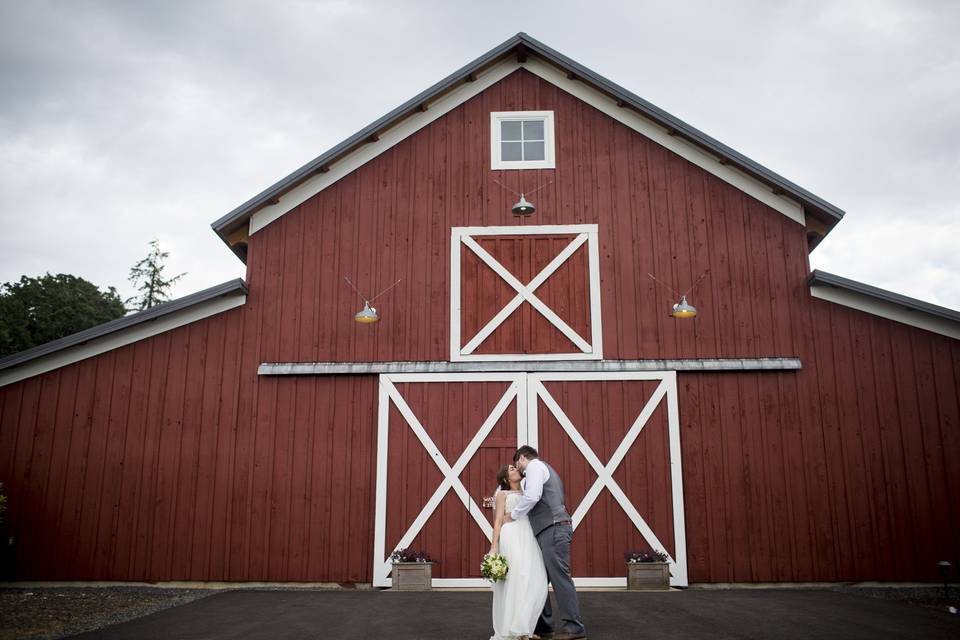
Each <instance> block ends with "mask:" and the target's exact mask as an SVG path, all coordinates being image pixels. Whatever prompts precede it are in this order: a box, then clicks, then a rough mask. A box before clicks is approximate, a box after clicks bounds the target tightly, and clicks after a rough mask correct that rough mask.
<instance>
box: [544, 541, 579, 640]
mask: <svg viewBox="0 0 960 640" xmlns="http://www.w3.org/2000/svg"><path fill="white" fill-rule="evenodd" d="M572 539H573V527H572V526H570V525H569V524H555V525H551V526H549V527H547V528H546V529H544V530H543V531H541V532H540V533H538V534H537V542H538V543H539V544H540V551H541V552H542V553H543V564H544V566H545V567H546V569H547V580H549V581H550V584H552V585H553V594H554V595H555V596H556V598H557V608H558V609H560V612H559V613H560V617H559V620H558V619H557V617H556V616H554V613H553V607H552V606H551V605H550V597H549V596H548V597H547V602H546V604H544V605H543V613H542V614H540V620H538V621H537V628H536V631H537V633H540V632H549V631H565V632H567V633H585V629H584V627H583V621H582V620H581V619H580V601H579V600H578V599H577V589H576V587H574V586H573V579H572V578H571V577H570V541H571V540H572Z"/></svg>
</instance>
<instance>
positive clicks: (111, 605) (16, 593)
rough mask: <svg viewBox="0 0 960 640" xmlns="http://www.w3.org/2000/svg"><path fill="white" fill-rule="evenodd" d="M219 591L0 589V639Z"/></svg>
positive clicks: (144, 611)
mask: <svg viewBox="0 0 960 640" xmlns="http://www.w3.org/2000/svg"><path fill="white" fill-rule="evenodd" d="M214 593H219V592H218V591H215V590H212V589H158V588H152V587H43V588H31V589H0V640H53V639H54V638H65V637H67V636H72V635H74V634H77V633H82V632H84V631H92V630H94V629H99V628H101V627H106V626H108V625H111V624H116V623H118V622H125V621H127V620H132V619H134V618H139V617H141V616H145V615H149V614H151V613H154V612H155V611H161V610H163V609H168V608H170V607H175V606H177V605H181V604H186V603H188V602H192V601H193V600H197V599H199V598H203V597H206V596H208V595H212V594H214Z"/></svg>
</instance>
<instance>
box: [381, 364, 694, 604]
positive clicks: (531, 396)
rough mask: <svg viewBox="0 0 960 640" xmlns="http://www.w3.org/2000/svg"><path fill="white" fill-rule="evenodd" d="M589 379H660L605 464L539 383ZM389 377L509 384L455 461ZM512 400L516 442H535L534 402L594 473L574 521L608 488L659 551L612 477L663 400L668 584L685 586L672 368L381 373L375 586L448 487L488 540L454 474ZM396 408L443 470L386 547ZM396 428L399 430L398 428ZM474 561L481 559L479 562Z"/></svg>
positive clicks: (594, 581) (475, 582) (387, 582)
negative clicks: (670, 542)
mask: <svg viewBox="0 0 960 640" xmlns="http://www.w3.org/2000/svg"><path fill="white" fill-rule="evenodd" d="M561 380H562V381H590V380H659V381H660V384H659V385H658V386H657V389H656V390H655V391H654V393H653V395H652V396H651V397H650V399H649V400H648V401H647V403H646V405H645V406H644V408H643V410H642V411H641V412H640V415H639V416H638V417H637V418H636V419H635V420H634V421H633V423H632V425H631V427H630V429H629V430H628V431H627V434H626V435H625V436H624V438H623V440H622V441H621V443H620V445H619V446H618V447H617V449H616V451H615V452H614V454H613V456H612V457H611V459H610V460H609V461H608V462H607V463H606V464H604V463H603V462H602V461H601V460H600V459H599V458H598V457H597V455H596V454H595V453H594V452H593V450H592V449H591V448H590V446H589V445H588V444H587V442H586V440H584V438H583V436H582V435H581V434H580V432H579V431H578V430H577V428H576V426H575V425H573V424H572V423H571V421H570V419H569V418H568V417H567V416H566V414H564V413H563V410H562V409H560V407H559V406H558V405H557V403H556V401H555V400H554V399H553V396H552V395H551V394H550V393H549V391H547V389H546V387H544V385H543V382H549V381H561ZM394 382H420V383H423V382H509V383H510V384H509V386H508V388H507V390H506V391H505V393H504V394H503V396H501V398H500V400H499V402H497V404H496V406H495V407H494V409H493V411H492V412H491V413H490V414H489V415H488V416H487V417H486V418H485V419H484V422H483V424H482V425H481V426H480V428H479V429H478V430H477V432H476V433H475V434H474V436H473V438H472V439H471V441H470V443H469V444H468V445H467V447H466V449H464V451H463V453H461V454H460V456H459V458H458V459H457V461H456V462H455V463H454V464H453V465H451V464H449V463H448V462H447V460H446V459H445V458H444V457H443V455H442V454H441V452H440V450H439V448H438V447H437V446H436V445H435V444H434V443H433V441H432V440H431V438H430V436H429V435H428V434H427V432H426V430H425V429H424V428H423V425H422V424H421V423H420V421H419V419H418V418H417V417H416V416H415V415H414V414H413V411H411V410H410V407H409V406H408V405H407V403H406V401H405V400H404V399H403V397H402V396H401V395H400V393H399V391H397V388H396V387H395V386H394V384H393V383H394ZM514 401H516V406H517V445H518V446H519V445H523V444H530V445H532V446H534V447H536V446H537V442H538V429H537V419H538V401H539V402H542V403H543V404H544V405H545V406H546V407H547V409H548V410H549V411H550V412H551V414H553V416H554V417H555V418H556V419H557V421H558V422H559V424H560V425H561V427H562V428H563V429H564V431H565V433H566V434H567V435H568V436H569V437H570V438H571V440H572V441H573V443H574V444H575V445H576V446H577V448H578V449H579V450H580V451H581V453H583V455H584V457H585V458H586V459H587V462H588V464H590V466H591V467H592V468H593V470H594V471H595V472H596V473H597V480H596V481H595V482H594V484H593V486H592V487H591V488H590V490H589V491H588V492H587V494H586V495H585V496H584V499H583V500H582V501H581V502H580V504H579V505H577V507H576V509H575V510H574V513H573V516H572V517H573V526H574V528H576V527H577V526H578V525H579V524H580V523H581V522H582V521H583V519H584V517H585V516H586V514H587V512H588V511H589V509H590V507H591V506H593V504H594V502H595V501H596V499H597V497H598V496H599V494H600V492H601V491H602V490H603V489H607V490H609V491H610V492H611V493H612V494H613V496H614V499H616V501H617V502H618V503H619V504H620V506H621V507H622V508H623V510H624V512H625V513H626V514H627V517H628V518H630V521H631V522H632V523H633V525H634V526H635V527H636V528H637V530H638V531H639V532H640V534H641V535H642V536H643V538H644V539H645V540H646V541H647V543H648V544H650V546H651V547H653V548H656V549H662V550H665V548H664V546H663V544H662V543H661V542H660V540H658V539H657V537H656V535H655V534H654V533H653V531H652V530H651V529H650V527H649V526H648V525H647V523H646V521H645V520H644V519H643V516H642V515H641V514H640V513H639V512H637V510H636V508H635V507H634V506H633V504H632V503H631V502H630V500H629V499H628V498H627V496H626V494H625V493H624V492H623V490H622V489H621V488H620V486H619V485H618V484H617V482H616V481H615V480H614V479H613V474H614V472H615V471H616V470H617V467H618V466H619V465H620V463H621V462H622V461H623V459H624V457H625V456H626V454H627V452H628V451H629V450H630V447H631V446H633V444H634V442H636V439H637V437H638V436H639V435H640V432H641V431H642V430H643V428H644V426H646V424H647V421H648V420H649V418H650V416H651V415H652V414H653V412H654V410H655V409H656V408H657V407H658V406H659V405H660V404H661V403H662V402H663V401H666V403H667V427H668V431H669V443H670V477H671V493H672V494H673V495H672V498H673V516H674V548H675V553H674V556H672V557H669V559H668V560H669V562H670V563H671V574H672V576H671V578H670V584H671V585H673V586H687V560H686V535H685V524H684V512H683V479H682V469H681V462H680V420H679V414H678V405H677V374H676V372H675V371H662V372H604V373H585V372H559V373H558V372H552V373H529V374H528V373H447V374H429V373H428V374H420V373H408V374H382V375H381V376H380V396H379V412H378V420H377V485H376V492H377V493H376V516H375V518H376V519H375V525H374V550H373V551H374V553H373V557H374V560H373V586H375V587H389V586H391V584H392V580H391V578H390V577H389V573H390V571H391V565H390V562H389V557H390V553H392V552H393V551H394V550H396V549H400V548H404V547H406V546H408V545H409V544H410V543H411V542H412V541H413V539H414V538H415V537H416V536H417V534H418V533H420V531H421V530H422V529H423V526H424V525H425V524H426V522H427V520H428V519H429V518H430V516H432V515H433V513H434V511H435V510H436V508H437V507H438V506H439V504H440V502H441V500H442V499H443V497H444V496H445V495H446V494H447V492H448V491H450V490H451V489H452V490H453V491H454V492H456V493H457V495H458V496H459V498H460V501H461V503H462V504H463V506H464V508H466V509H467V511H468V512H469V513H470V515H471V516H472V517H473V519H474V521H475V522H476V523H477V526H478V527H480V529H481V531H483V533H484V535H486V537H487V539H488V540H490V539H491V537H492V535H493V532H492V528H491V527H490V523H489V522H487V519H486V517H485V516H484V515H483V512H482V510H481V509H480V507H479V506H478V505H477V503H476V502H475V501H474V500H473V498H472V497H471V496H470V495H469V493H468V492H467V490H466V488H465V487H464V486H463V483H462V482H461V481H460V477H459V476H460V473H462V472H463V469H464V468H465V467H466V466H467V463H469V461H470V459H471V458H472V457H473V455H474V454H475V453H476V452H477V450H479V448H480V444H481V443H482V442H483V440H484V439H485V438H486V436H487V435H488V434H489V433H490V431H491V430H492V429H493V427H494V426H495V424H496V422H497V421H498V420H499V419H500V417H501V416H502V415H503V414H504V413H505V412H506V410H507V408H508V407H509V405H510V404H511V403H512V402H514ZM391 402H393V404H394V406H396V407H397V410H398V411H399V412H400V414H401V416H402V417H403V420H404V422H405V423H406V425H407V426H408V427H409V428H410V429H411V430H413V432H414V433H415V434H416V436H417V438H418V439H419V440H420V443H421V444H422V445H423V446H424V448H425V449H426V451H427V453H428V454H429V455H430V457H431V458H432V459H433V461H434V463H435V464H436V465H437V467H438V468H439V469H440V472H441V473H442V474H443V480H442V481H441V482H440V485H439V486H438V487H437V489H436V490H435V491H434V493H433V495H432V496H431V497H430V499H429V500H428V501H427V503H426V505H424V507H423V509H422V510H421V511H420V513H419V514H418V515H417V517H416V518H415V519H414V521H413V523H412V524H411V525H410V527H409V528H408V529H407V530H406V532H405V533H404V534H403V535H402V536H401V538H400V541H399V542H398V543H397V545H396V546H395V547H394V548H393V549H391V550H390V552H387V549H386V540H385V538H386V518H387V460H388V456H387V454H388V449H387V448H388V443H389V428H390V425H389V424H388V423H389V416H390V403H391ZM401 428H402V427H401ZM478 562H479V559H478ZM574 583H575V584H576V585H577V586H580V587H625V586H626V578H625V577H612V576H605V577H576V578H574ZM486 585H487V582H486V581H485V580H482V579H478V578H434V579H433V586H435V587H479V586H486Z"/></svg>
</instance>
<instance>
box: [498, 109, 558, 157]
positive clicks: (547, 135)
mask: <svg viewBox="0 0 960 640" xmlns="http://www.w3.org/2000/svg"><path fill="white" fill-rule="evenodd" d="M555 166H556V163H555V161H554V151H553V111H494V112H492V113H491V114H490V168H491V169H553V168H554V167H555Z"/></svg>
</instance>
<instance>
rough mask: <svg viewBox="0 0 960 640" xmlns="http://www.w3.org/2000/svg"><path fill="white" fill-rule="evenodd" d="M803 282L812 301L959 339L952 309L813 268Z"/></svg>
mask: <svg viewBox="0 0 960 640" xmlns="http://www.w3.org/2000/svg"><path fill="white" fill-rule="evenodd" d="M807 283H808V284H809V285H810V293H811V295H813V297H815V298H820V299H821V300H827V301H829V302H833V303H835V304H840V305H843V306H845V307H850V308H853V309H857V310H858V311H863V312H865V313H870V314H872V315H875V316H880V317H883V318H887V319H889V320H894V321H896V322H902V323H904V324H908V325H910V326H913V327H919V328H921V329H926V330H927V331H932V332H934V333H939V334H941V335H945V336H950V337H951V338H957V339H960V312H958V311H954V310H953V309H948V308H946V307H941V306H938V305H935V304H930V303H929V302H924V301H922V300H917V299H916V298H909V297H907V296H903V295H900V294H899V293H893V292H892V291H887V290H885V289H880V288H878V287H874V286H871V285H869V284H864V283H862V282H857V281H856V280H850V279H849V278H843V277H841V276H837V275H834V274H832V273H826V272H825V271H820V270H816V269H815V270H814V271H813V273H811V274H810V277H809V278H808V280H807Z"/></svg>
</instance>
